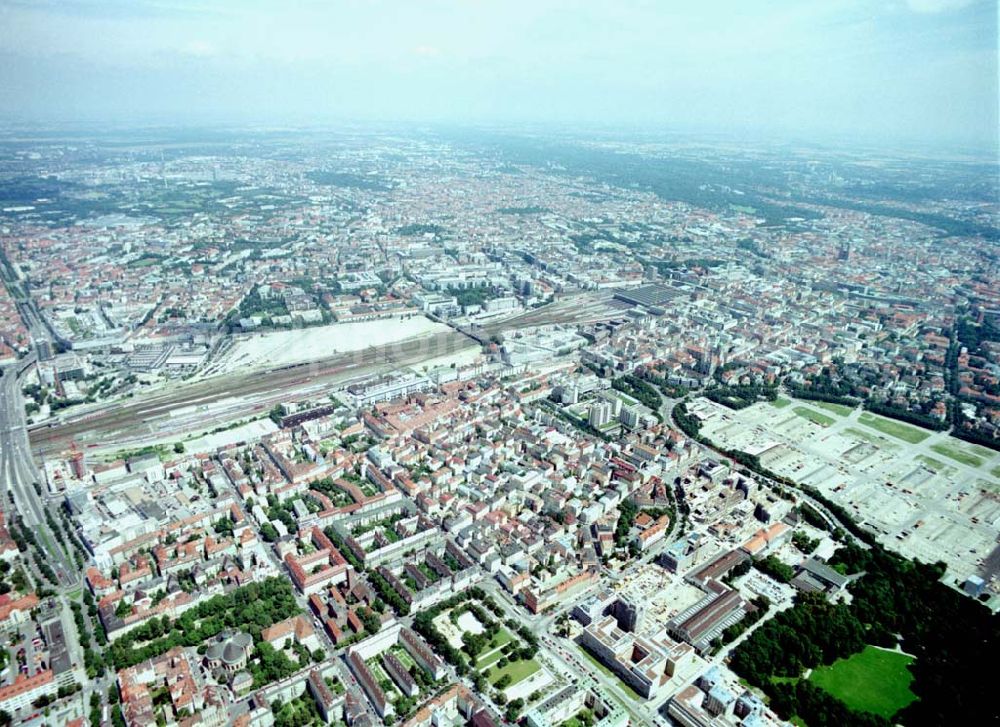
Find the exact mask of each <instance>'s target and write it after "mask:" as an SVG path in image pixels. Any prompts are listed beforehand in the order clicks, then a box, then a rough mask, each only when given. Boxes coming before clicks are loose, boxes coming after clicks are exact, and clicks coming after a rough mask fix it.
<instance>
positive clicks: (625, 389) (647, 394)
mask: <svg viewBox="0 0 1000 727" xmlns="http://www.w3.org/2000/svg"><path fill="white" fill-rule="evenodd" d="M611 386H612V387H613V388H614V389H615V390H616V391H621V392H622V393H624V394H628V395H629V396H631V397H632V398H633V399H637V400H638V401H639V402H641V403H642V404H643V405H644V406H646V407H647V408H649V409H652V411H653V413H654V414H656V416H657V418H659V416H660V407H661V406H663V398H662V397H661V396H660V392H658V391H657V390H656V388H655V387H654V386H653V385H652V384H650V383H648V382H646V381H643V380H642V379H640V378H639V377H638V376H635V375H632V374H627V375H625V376H620V377H619V378H617V379H615V380H614V381H613V382H612V383H611Z"/></svg>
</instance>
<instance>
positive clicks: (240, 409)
mask: <svg viewBox="0 0 1000 727" xmlns="http://www.w3.org/2000/svg"><path fill="white" fill-rule="evenodd" d="M470 344H472V341H470V339H469V338H467V337H465V336H463V335H461V334H459V333H456V332H454V331H446V332H443V333H437V334H433V335H428V336H419V337H414V338H410V339H406V340H404V341H399V342H397V343H394V344H390V345H386V346H378V347H374V346H373V347H369V348H366V349H361V350H358V351H352V352H347V353H342V354H337V355H335V356H331V357H329V358H325V359H322V360H320V361H315V362H312V363H305V364H296V365H292V366H283V367H281V368H277V369H272V370H270V371H262V372H249V373H239V374H227V375H224V376H218V377H213V378H211V379H206V380H202V381H197V382H190V383H186V384H185V383H179V384H176V385H174V384H171V385H170V387H169V388H164V389H162V390H160V391H158V392H150V393H148V394H145V393H143V394H139V396H140V397H141V398H138V399H137V400H129V401H127V402H124V403H123V402H119V403H116V404H112V405H110V406H98V407H93V408H90V409H87V410H83V411H80V412H79V413H77V414H74V415H72V416H70V417H67V418H65V419H64V421H63V422H62V423H59V424H54V425H52V426H42V427H38V428H34V429H32V431H31V432H30V437H31V445H32V447H33V448H34V449H35V450H36V451H37V452H39V453H41V455H42V456H48V455H52V454H58V453H59V452H62V451H65V450H67V449H69V447H70V445H71V443H72V442H73V441H78V442H80V443H81V444H83V445H85V446H89V445H93V444H97V445H100V444H103V443H104V442H106V441H108V440H109V439H116V438H121V437H122V434H123V433H124V432H128V433H130V434H134V435H137V434H142V433H144V432H145V433H148V434H150V436H151V437H152V435H153V432H154V431H156V432H157V438H159V439H169V432H164V431H163V428H162V427H156V428H155V430H154V428H153V427H152V426H150V424H151V422H152V421H153V420H159V421H160V422H161V423H163V422H166V423H167V424H169V420H170V418H171V415H172V414H175V413H176V412H178V411H180V410H183V409H185V408H187V407H197V408H198V410H199V412H200V413H201V412H203V413H201V417H202V421H201V424H202V426H203V427H205V428H207V427H209V426H213V425H217V424H223V423H226V422H229V421H234V420H237V419H240V418H243V417H247V416H252V415H256V414H259V413H260V411H261V409H262V408H263V407H264V406H268V405H273V404H274V403H277V402H280V401H287V400H288V399H291V398H295V397H296V396H301V395H302V392H303V391H305V390H307V389H313V388H317V389H318V388H321V387H322V386H324V385H326V386H332V385H334V384H337V383H342V382H344V381H346V380H348V379H352V378H356V377H361V376H363V375H367V374H371V373H375V372H377V371H381V370H383V369H393V368H397V367H401V366H413V365H416V364H420V363H422V362H424V361H429V360H431V359H434V358H437V357H439V356H446V355H449V354H453V353H456V352H458V351H461V350H463V349H465V348H468V347H469V346H470ZM223 402H224V404H223V405H221V406H217V405H220V403H223ZM213 406H215V408H216V411H213V410H212V409H213ZM178 423H179V422H178Z"/></svg>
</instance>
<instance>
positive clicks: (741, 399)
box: [704, 384, 778, 409]
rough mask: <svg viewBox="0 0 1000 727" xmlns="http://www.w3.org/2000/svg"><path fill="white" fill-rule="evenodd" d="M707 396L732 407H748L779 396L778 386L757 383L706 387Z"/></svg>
mask: <svg viewBox="0 0 1000 727" xmlns="http://www.w3.org/2000/svg"><path fill="white" fill-rule="evenodd" d="M704 394H705V397H706V398H708V399H711V400H712V401H714V402H715V403H717V404H722V405H723V406H727V407H729V408H730V409H746V408H747V407H748V406H751V405H752V404H756V403H757V402H758V401H761V400H764V401H774V400H775V399H777V398H778V387H777V386H760V385H757V384H746V385H735V386H713V387H712V388H710V389H705V391H704Z"/></svg>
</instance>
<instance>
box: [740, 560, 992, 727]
mask: <svg viewBox="0 0 1000 727" xmlns="http://www.w3.org/2000/svg"><path fill="white" fill-rule="evenodd" d="M830 563H831V565H832V566H833V567H835V568H837V569H838V570H842V571H844V572H849V573H855V572H860V571H864V575H863V576H862V577H861V578H859V579H857V580H855V581H853V582H852V583H851V585H850V586H849V588H850V591H851V595H852V599H851V603H850V605H847V604H844V603H839V604H830V603H828V602H827V601H826V600H825V599H824V598H823V597H822V596H821V595H818V594H800V595H799V596H798V597H797V599H796V603H795V605H794V606H793V607H792V608H791V609H788V610H786V611H782V612H780V613H778V614H777V615H776V616H775V617H774V618H773V619H771V620H770V621H768V622H767V623H765V624H764V625H763V626H761V627H760V628H758V629H757V630H756V631H755V632H754V633H753V634H752V635H751V636H750V637H749V638H748V639H747V640H746V641H744V642H743V643H741V644H740V645H739V646H738V647H737V648H736V649H735V650H734V651H733V654H732V659H731V666H732V668H733V669H734V670H735V671H736V672H737V673H738V674H739V675H740V676H742V677H744V678H746V679H747V680H748V681H749V682H750V683H752V684H755V685H756V686H758V687H760V688H762V689H763V690H764V691H765V692H767V693H768V694H769V695H770V696H771V698H772V702H771V706H772V707H773V708H774V709H775V710H776V711H777V712H778V714H779V715H781V716H782V717H784V718H788V717H790V716H791V715H793V714H797V715H798V716H799V717H801V718H802V719H803V720H805V721H806V722H807V723H808V724H809V725H814V724H817V725H828V724H829V725H833V724H862V725H864V724H871V725H882V724H888V722H886V721H884V720H881V718H875V717H872V716H870V715H864V714H858V713H852V712H850V710H847V707H846V706H845V705H843V704H842V703H841V702H839V701H838V700H836V699H834V698H833V697H831V696H830V695H828V694H826V693H818V690H816V688H815V687H813V686H812V685H809V684H808V682H804V681H803V680H799V682H798V683H796V684H791V683H783V682H780V681H779V682H775V681H774V680H773V679H772V677H774V676H779V677H782V676H783V677H798V676H800V675H801V673H802V671H803V670H804V669H806V668H811V667H815V666H818V665H820V664H829V663H832V662H833V661H834V660H836V659H837V658H841V657H846V656H849V655H850V654H853V653H856V652H858V651H860V650H861V649H862V648H863V647H864V646H865V645H866V644H875V645H881V646H887V647H891V646H894V645H895V644H896V643H898V642H899V641H901V642H902V644H903V645H904V647H905V648H906V650H907V651H908V652H909V653H912V654H913V655H914V656H916V660H915V661H914V662H913V664H912V665H911V666H910V669H911V671H912V673H913V675H914V678H915V679H914V682H913V685H912V687H911V688H912V689H913V691H914V693H916V695H917V697H918V698H919V701H917V702H914V703H913V704H911V705H910V706H908V707H906V708H904V709H903V710H902V711H901V713H899V714H897V715H895V716H894V718H893V719H894V721H903V722H905V723H914V724H985V723H987V722H989V721H990V720H991V719H992V717H994V716H995V714H992V713H991V709H990V707H989V705H988V703H987V701H988V700H987V699H985V698H984V697H985V695H987V694H989V693H991V688H992V684H991V681H992V680H991V677H990V676H989V674H990V672H989V670H988V669H984V668H982V664H981V655H982V654H989V653H993V652H995V651H996V649H997V648H998V647H1000V626H998V620H997V617H996V616H994V615H993V614H992V613H991V612H990V611H989V610H988V609H986V608H984V607H983V606H982V605H980V604H978V603H977V602H975V601H973V600H972V599H969V598H967V597H965V596H963V595H962V594H960V593H958V592H957V591H955V590H953V589H951V588H949V587H948V586H946V585H945V584H944V583H942V582H941V580H940V579H941V576H942V575H943V573H944V566H943V564H934V565H930V564H926V563H921V562H919V561H913V560H909V559H906V558H903V557H902V556H899V555H897V554H895V553H891V552H889V551H887V550H886V549H884V548H883V547H881V546H880V545H878V544H875V545H872V546H871V547H870V548H867V549H865V548H861V547H859V546H856V545H847V546H844V547H842V548H840V549H839V550H838V551H837V552H836V553H835V554H834V556H833V557H832V558H831V560H830ZM845 710H847V711H845Z"/></svg>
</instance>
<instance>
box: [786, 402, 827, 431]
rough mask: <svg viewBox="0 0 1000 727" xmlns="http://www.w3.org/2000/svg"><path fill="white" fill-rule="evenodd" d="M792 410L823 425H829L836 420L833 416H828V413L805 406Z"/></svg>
mask: <svg viewBox="0 0 1000 727" xmlns="http://www.w3.org/2000/svg"><path fill="white" fill-rule="evenodd" d="M792 411H793V412H795V413H796V414H798V415H799V416H800V417H802V418H803V419H808V420H809V421H811V422H813V423H814V424H819V425H820V426H821V427H828V426H830V425H831V424H833V422H834V421H835V420H834V418H833V417H828V416H827V415H826V414H820V413H819V412H818V411H815V410H813V409H807V408H806V407H804V406H797V407H795V408H794V409H792Z"/></svg>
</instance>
